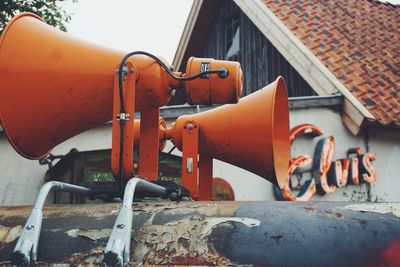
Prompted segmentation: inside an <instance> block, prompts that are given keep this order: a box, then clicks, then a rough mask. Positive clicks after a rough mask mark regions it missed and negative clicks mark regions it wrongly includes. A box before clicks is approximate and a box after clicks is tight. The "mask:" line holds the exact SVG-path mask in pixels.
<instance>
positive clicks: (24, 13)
mask: <svg viewBox="0 0 400 267" xmlns="http://www.w3.org/2000/svg"><path fill="white" fill-rule="evenodd" d="M22 17H33V18H36V19H38V20H40V21H43V22H44V20H43V19H42V18H41V17H39V16H38V15H36V14H34V13H31V12H22V13H19V14H17V15H15V16H14V17H13V18H12V19H11V20H10V21H9V22H7V25H6V27H5V28H4V31H3V33H2V34H1V36H0V52H1V47H2V46H3V40H4V38H5V36H6V34H7V32H8V31H9V30H10V28H11V26H12V25H13V24H14V23H15V22H16V21H17V20H19V19H21V18H22Z"/></svg>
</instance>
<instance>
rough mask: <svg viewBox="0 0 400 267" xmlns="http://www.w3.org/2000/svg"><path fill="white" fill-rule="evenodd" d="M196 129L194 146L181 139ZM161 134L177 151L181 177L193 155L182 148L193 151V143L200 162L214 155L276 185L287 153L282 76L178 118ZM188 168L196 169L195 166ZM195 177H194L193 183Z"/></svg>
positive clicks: (282, 174) (280, 181) (284, 168)
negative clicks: (238, 97)
mask: <svg viewBox="0 0 400 267" xmlns="http://www.w3.org/2000/svg"><path fill="white" fill-rule="evenodd" d="M196 131H198V144H194V145H193V143H192V144H189V145H188V144H187V143H186V144H185V142H187V141H185V140H193V139H192V137H191V136H193V135H195V134H196ZM167 137H168V138H170V139H171V140H172V142H173V143H174V144H175V145H176V146H177V147H178V148H179V149H181V150H182V149H183V157H184V158H183V161H182V165H183V167H182V175H183V178H184V175H185V174H187V173H188V170H189V169H191V168H190V166H189V164H195V162H194V163H193V162H191V160H189V161H188V160H187V159H188V158H189V157H193V158H195V159H197V155H193V154H192V155H189V156H187V158H185V150H187V149H189V150H190V149H194V150H195V151H196V148H194V146H197V147H198V154H199V155H200V161H201V158H202V157H201V156H202V155H206V156H208V157H211V158H216V159H219V160H222V161H225V162H227V163H231V164H233V165H236V166H238V167H241V168H243V169H246V170H248V171H251V172H253V173H255V174H257V175H260V176H262V177H263V178H265V179H267V180H269V181H271V182H272V183H274V184H277V185H279V187H280V188H282V187H283V186H284V185H285V184H286V182H287V181H286V179H287V177H286V176H287V175H286V172H287V169H288V162H289V156H290V145H289V109H288V101H287V91H286V85H285V82H284V79H283V78H282V77H278V78H277V79H276V81H274V82H273V83H271V84H269V85H268V86H266V87H264V88H263V89H261V90H259V91H256V92H254V93H252V94H250V95H248V96H246V97H243V98H242V99H241V100H240V102H239V103H238V104H235V105H223V106H221V107H218V108H215V109H213V110H210V111H206V112H202V113H198V114H194V115H185V116H181V117H179V118H178V119H177V120H176V122H175V124H174V125H173V126H172V128H171V129H169V130H167ZM195 139H196V138H195ZM189 143H190V141H189ZM194 154H196V153H194ZM194 161H196V160H194ZM187 162H189V164H188V163H187ZM199 164H200V163H199ZM200 165H201V164H200ZM208 167H209V166H208ZM193 172H194V173H197V171H196V170H194V171H193ZM200 173H201V169H200ZM211 175H212V173H211ZM201 180H202V178H201V177H200V179H199V181H198V183H199V184H200V183H201V182H202V181H201ZM183 182H184V184H185V181H183ZM187 186H188V187H189V188H190V187H192V188H190V189H191V191H193V190H194V191H195V192H197V191H196V190H197V189H196V188H193V187H196V186H197V181H195V182H193V183H192V185H190V182H189V184H188V185H187ZM200 194H201V192H200Z"/></svg>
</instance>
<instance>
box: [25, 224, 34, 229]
mask: <svg viewBox="0 0 400 267" xmlns="http://www.w3.org/2000/svg"><path fill="white" fill-rule="evenodd" d="M33 228H35V226H34V225H32V224H30V225H27V226H26V230H32V229H33Z"/></svg>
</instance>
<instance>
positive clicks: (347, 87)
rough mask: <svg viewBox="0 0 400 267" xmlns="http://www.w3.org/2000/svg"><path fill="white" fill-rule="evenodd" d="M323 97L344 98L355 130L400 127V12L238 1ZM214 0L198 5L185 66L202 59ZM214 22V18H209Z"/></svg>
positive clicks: (373, 4)
mask: <svg viewBox="0 0 400 267" xmlns="http://www.w3.org/2000/svg"><path fill="white" fill-rule="evenodd" d="M234 1H235V3H236V4H237V5H238V6H239V8H240V9H241V10H242V11H243V12H244V13H245V14H246V15H247V17H248V18H249V19H250V20H251V21H252V22H253V23H254V24H255V26H256V27H257V28H258V29H259V30H260V31H261V32H262V33H263V34H264V36H265V37H266V38H267V39H268V40H269V41H270V42H271V43H272V44H273V45H274V46H275V47H276V48H277V49H278V51H279V52H280V53H281V54H282V55H283V56H284V57H285V59H286V60H287V61H288V62H289V63H290V64H291V65H292V66H293V67H294V68H295V69H296V71H297V72H298V73H299V74H300V75H301V76H302V77H303V78H304V79H305V80H306V81H307V82H308V83H309V84H310V86H311V87H312V88H313V89H314V91H316V93H317V94H319V95H331V94H335V93H341V94H342V95H343V96H344V106H343V116H342V118H343V122H344V123H345V124H346V126H347V127H348V128H349V129H350V130H351V131H352V132H353V133H354V134H357V133H358V132H359V129H360V127H361V126H362V125H363V124H365V122H366V121H368V122H370V123H375V124H379V125H384V126H387V125H390V126H394V127H399V126H400V96H399V94H400V91H399V90H400V89H399V87H400V40H399V39H400V27H396V26H397V25H400V13H399V12H400V7H396V6H394V5H391V4H387V3H380V2H377V1H367V0H349V1H344V0H342V1H337V0H308V1H301V0H298V1H296V0H292V1H290V0H258V1H247V0H234ZM216 2H218V1H213V0H199V1H194V4H193V7H192V10H191V13H190V14H189V18H188V21H187V23H186V27H185V29H184V32H183V35H182V38H181V41H180V43H179V46H178V49H177V52H176V54H175V58H174V65H175V66H177V67H178V68H179V67H182V66H183V65H184V62H183V61H184V60H185V59H186V57H187V56H188V55H191V54H199V51H200V50H199V47H201V45H204V42H205V38H204V35H205V32H206V31H207V30H209V28H207V27H212V25H210V26H208V25H206V26H207V27H206V26H205V25H204V24H203V23H200V22H201V21H203V20H202V19H201V18H202V14H206V13H207V10H208V11H209V12H208V18H210V16H211V17H212V16H213V15H214V14H216V12H215V9H216V4H215V3H216ZM207 21H212V20H210V19H209V20H207Z"/></svg>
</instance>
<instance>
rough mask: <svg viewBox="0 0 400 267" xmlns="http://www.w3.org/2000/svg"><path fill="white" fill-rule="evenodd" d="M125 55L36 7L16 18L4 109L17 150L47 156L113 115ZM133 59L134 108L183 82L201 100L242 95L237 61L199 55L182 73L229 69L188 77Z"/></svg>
mask: <svg viewBox="0 0 400 267" xmlns="http://www.w3.org/2000/svg"><path fill="white" fill-rule="evenodd" d="M123 57H124V53H123V52H120V51H116V50H112V49H108V48H105V47H102V46H98V45H94V44H91V43H89V42H86V41H83V40H81V39H78V38H74V37H71V36H70V35H68V34H66V33H64V32H61V31H59V30H57V29H55V28H52V27H50V26H49V25H47V24H45V23H44V22H43V21H42V19H41V18H40V17H38V16H36V15H35V14H31V13H22V14H19V15H17V16H16V17H14V18H13V19H12V20H11V21H10V22H9V23H8V25H7V27H6V28H5V29H4V32H3V33H2V36H1V39H0V113H1V122H2V126H3V128H4V130H5V132H6V134H7V136H8V138H9V140H10V142H11V144H12V145H13V147H14V148H15V149H16V151H17V152H18V153H20V154H21V155H22V156H24V157H27V158H31V159H37V158H41V157H44V156H45V155H46V154H47V153H48V152H49V151H50V150H51V149H52V148H53V147H54V146H56V145H57V144H59V143H61V142H63V141H64V140H66V139H68V138H70V137H72V136H74V135H76V134H78V133H80V132H82V131H85V130H87V129H90V128H93V127H95V126H97V125H101V124H103V123H105V122H107V121H110V120H111V119H113V118H112V116H113V98H114V97H115V95H114V91H115V90H114V88H115V83H114V81H115V73H116V69H117V68H118V66H119V64H120V62H121V60H122V58H123ZM127 64H128V65H131V67H132V68H131V69H129V70H127V71H134V72H135V77H134V79H133V81H132V82H133V83H135V96H134V100H133V102H134V111H145V110H149V109H152V108H158V107H160V106H163V105H166V104H167V103H168V102H169V101H170V99H171V96H172V95H173V91H174V89H177V90H178V89H180V88H181V86H183V87H185V88H186V94H187V95H188V97H189V102H191V103H195V104H207V103H208V104H211V103H213V102H215V103H217V102H221V103H234V102H237V101H238V99H239V97H240V94H241V88H242V87H241V84H242V83H241V82H242V72H241V69H240V64H239V63H237V62H228V61H218V60H213V59H197V58H191V59H190V60H189V62H188V65H187V70H186V73H185V74H184V73H179V72H174V75H175V76H176V77H185V76H186V77H187V76H190V75H193V74H198V73H199V72H200V71H201V70H211V69H213V70H216V69H219V70H224V73H223V74H224V75H222V76H221V75H219V74H220V73H219V74H218V75H216V74H211V75H208V76H207V77H202V78H203V79H197V80H190V81H184V82H180V81H177V80H176V79H173V78H172V76H171V75H170V74H169V73H168V71H167V70H166V69H165V68H163V67H162V66H161V63H160V62H158V61H156V60H155V59H153V58H150V57H148V56H144V55H134V56H132V57H131V58H130V59H128V60H127ZM164 65H166V64H165V63H164ZM168 67H169V66H168ZM171 73H172V72H171ZM200 87H201V88H200ZM199 89H203V90H199ZM217 89H218V90H217ZM157 120H158V116H155V123H154V125H156V124H157Z"/></svg>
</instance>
